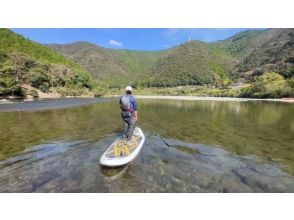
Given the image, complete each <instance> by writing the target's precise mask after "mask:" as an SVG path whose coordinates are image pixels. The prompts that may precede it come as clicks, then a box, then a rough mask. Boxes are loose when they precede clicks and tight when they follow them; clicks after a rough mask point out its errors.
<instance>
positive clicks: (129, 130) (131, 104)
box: [119, 86, 138, 141]
mask: <svg viewBox="0 0 294 220" xmlns="http://www.w3.org/2000/svg"><path fill="white" fill-rule="evenodd" d="M132 90H133V89H132V87H131V86H127V87H126V94H125V95H124V96H121V97H120V99H119V104H120V109H121V116H122V119H123V123H124V138H125V139H126V140H127V141H130V140H131V139H132V135H133V131H134V128H135V122H136V121H138V109H137V101H136V99H135V98H134V96H132Z"/></svg>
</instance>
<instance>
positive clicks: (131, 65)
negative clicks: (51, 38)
mask: <svg viewBox="0 0 294 220" xmlns="http://www.w3.org/2000/svg"><path fill="white" fill-rule="evenodd" d="M47 47H49V48H51V49H53V50H55V51H56V52H58V53H61V54H63V55H64V56H65V57H67V58H70V59H73V60H75V61H76V62H77V63H79V64H81V65H82V66H84V67H85V68H86V69H87V70H88V71H89V72H91V74H92V75H93V76H94V77H95V78H97V79H103V80H107V81H111V82H117V81H119V82H124V83H128V82H133V81H136V80H139V79H142V77H143V78H144V77H145V74H146V73H147V70H148V69H149V68H151V66H152V64H153V63H154V62H155V61H156V60H157V59H158V58H159V57H160V56H161V54H162V53H163V52H161V51H156V52H148V51H131V50H112V49H106V48H102V47H99V46H96V45H94V44H90V43H87V42H76V43H72V44H66V45H60V44H51V45H47Z"/></svg>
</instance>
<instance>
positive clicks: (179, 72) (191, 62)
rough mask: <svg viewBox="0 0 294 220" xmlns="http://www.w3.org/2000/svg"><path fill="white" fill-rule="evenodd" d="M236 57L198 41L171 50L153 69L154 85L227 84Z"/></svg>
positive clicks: (152, 82)
mask: <svg viewBox="0 0 294 220" xmlns="http://www.w3.org/2000/svg"><path fill="white" fill-rule="evenodd" d="M236 64H237V60H236V59H234V58H233V57H232V56H230V55H228V54H227V53H226V52H225V51H223V50H221V49H219V48H217V47H215V46H213V45H209V44H205V43H203V42H199V41H191V42H188V43H185V44H182V45H179V46H177V47H174V48H172V49H170V50H168V51H167V52H166V53H165V54H164V55H163V56H162V57H161V58H159V59H158V60H157V61H156V62H155V63H154V65H153V66H152V69H151V71H150V75H151V85H152V86H159V87H160V86H164V87H165V86H168V87H170V86H181V85H204V84H215V83H218V82H220V83H223V81H226V83H227V82H228V81H229V79H230V78H231V77H232V70H233V67H234V66H235V65H236Z"/></svg>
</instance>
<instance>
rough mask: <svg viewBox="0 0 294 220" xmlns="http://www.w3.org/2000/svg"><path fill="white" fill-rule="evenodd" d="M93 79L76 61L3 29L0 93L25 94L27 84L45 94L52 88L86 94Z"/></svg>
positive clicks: (1, 32)
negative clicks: (24, 87) (24, 86)
mask: <svg viewBox="0 0 294 220" xmlns="http://www.w3.org/2000/svg"><path fill="white" fill-rule="evenodd" d="M93 82H94V81H93V79H92V77H91V75H90V74H89V73H88V71H87V70H86V69H85V68H84V67H82V66H81V65H79V64H77V63H75V62H74V61H72V60H69V59H66V58H65V57H63V56H62V55H61V54H58V53H56V52H55V51H53V50H51V49H49V48H47V47H45V46H43V45H41V44H38V43H35V42H33V41H30V40H29V39H25V38H24V37H22V36H21V35H18V34H16V33H14V32H12V31H10V30H8V29H0V95H10V94H17V95H24V94H23V93H24V92H25V91H24V89H22V88H21V86H22V85H24V84H28V85H30V86H32V87H34V88H37V89H39V90H41V91H42V92H46V93H48V92H49V90H50V89H51V88H53V87H55V88H58V89H60V91H61V90H62V89H63V88H68V89H71V90H72V91H75V92H77V93H83V92H84V90H85V91H86V90H90V89H91V88H92V87H93V85H92V84H93ZM91 83H92V84H91ZM34 94H35V93H34ZM35 95H36V94H35Z"/></svg>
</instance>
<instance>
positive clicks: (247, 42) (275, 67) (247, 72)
mask: <svg viewBox="0 0 294 220" xmlns="http://www.w3.org/2000/svg"><path fill="white" fill-rule="evenodd" d="M214 45H215V46H217V47H218V48H220V49H223V50H225V51H227V52H228V53H230V54H231V55H232V56H234V57H235V58H237V59H238V60H239V62H240V63H239V65H238V66H236V68H235V70H236V71H237V72H238V73H239V77H241V78H245V79H247V80H248V79H249V80H253V79H254V77H255V76H258V75H262V74H263V73H265V72H269V71H274V72H278V73H280V74H282V75H283V76H284V77H285V78H290V77H292V76H293V75H294V29H267V30H249V31H244V32H241V33H238V34H236V35H234V36H233V37H231V38H229V39H227V40H224V41H219V42H216V43H214Z"/></svg>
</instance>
